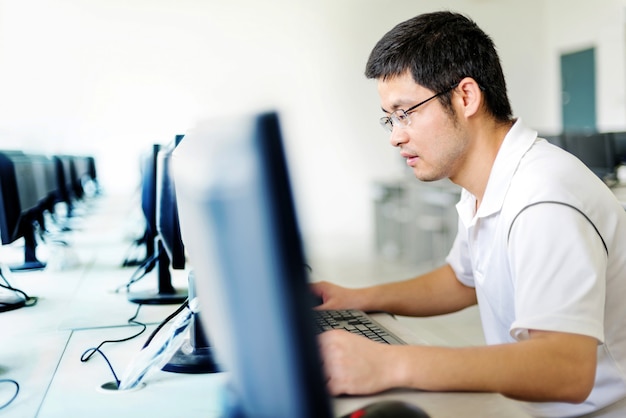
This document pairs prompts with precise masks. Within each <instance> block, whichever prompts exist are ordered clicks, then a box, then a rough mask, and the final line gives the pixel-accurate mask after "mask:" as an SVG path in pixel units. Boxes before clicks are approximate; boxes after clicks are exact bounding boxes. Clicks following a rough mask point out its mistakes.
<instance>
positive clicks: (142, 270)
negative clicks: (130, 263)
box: [115, 253, 159, 293]
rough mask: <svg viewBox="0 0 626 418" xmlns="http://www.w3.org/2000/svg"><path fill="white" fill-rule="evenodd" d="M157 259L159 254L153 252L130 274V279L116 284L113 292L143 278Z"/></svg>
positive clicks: (117, 291) (128, 286)
mask: <svg viewBox="0 0 626 418" xmlns="http://www.w3.org/2000/svg"><path fill="white" fill-rule="evenodd" d="M158 259H159V254H158V253H157V254H154V255H152V256H151V257H150V258H148V259H146V260H144V261H143V262H142V263H141V265H140V266H139V267H137V269H136V270H135V271H134V273H133V274H132V275H131V276H130V279H129V280H128V282H126V283H125V284H123V285H121V286H118V287H117V288H116V289H115V293H119V292H120V290H121V289H123V288H126V291H128V289H129V288H130V287H131V286H132V285H133V284H135V283H137V282H138V281H139V280H141V279H143V278H144V277H145V276H146V274H148V273H150V272H151V271H152V269H153V268H154V266H155V265H156V263H157V260H158Z"/></svg>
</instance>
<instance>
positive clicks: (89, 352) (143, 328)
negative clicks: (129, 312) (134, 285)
mask: <svg viewBox="0 0 626 418" xmlns="http://www.w3.org/2000/svg"><path fill="white" fill-rule="evenodd" d="M141 306H142V305H141V304H139V305H137V310H136V311H135V314H134V315H133V316H132V317H131V318H129V319H128V323H129V324H134V325H138V326H140V327H141V331H139V332H137V333H135V334H133V335H131V336H130V337H126V338H121V339H118V340H105V341H102V342H101V343H100V344H98V346H97V347H92V348H88V349H87V350H85V351H84V352H83V354H81V356H80V361H81V362H82V363H85V362H87V361H89V360H90V359H91V358H92V357H93V356H94V354H96V353H98V354H100V355H101V356H102V358H103V359H104V361H105V362H106V363H107V365H108V366H109V369H110V370H111V373H112V374H113V378H114V379H115V383H116V384H117V385H118V386H119V384H120V380H119V379H118V377H117V374H116V373H115V370H114V369H113V366H112V365H111V362H110V361H109V359H108V358H107V356H106V355H105V354H104V353H103V352H102V350H101V348H102V346H104V345H105V344H110V343H121V342H124V341H130V340H132V339H133V338H137V337H138V336H140V335H141V334H143V333H144V332H145V331H146V329H147V328H148V326H147V325H146V324H144V323H142V322H139V321H136V319H137V317H138V316H139V310H140V309H141Z"/></svg>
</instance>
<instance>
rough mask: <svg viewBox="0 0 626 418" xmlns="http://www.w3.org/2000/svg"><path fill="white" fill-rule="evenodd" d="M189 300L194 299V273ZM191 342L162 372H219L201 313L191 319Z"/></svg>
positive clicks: (183, 346) (191, 275) (176, 354)
mask: <svg viewBox="0 0 626 418" xmlns="http://www.w3.org/2000/svg"><path fill="white" fill-rule="evenodd" d="M188 288H189V298H190V299H193V297H195V295H194V284H193V272H192V273H189V287H188ZM189 328H190V331H189V340H187V341H185V342H184V343H183V345H182V347H181V348H179V349H178V351H177V352H176V353H174V355H173V356H172V358H171V359H170V361H169V362H168V363H167V364H166V365H165V366H163V367H162V369H161V370H164V371H166V372H174V373H189V374H191V373H194V374H199V373H216V372H219V371H220V370H219V368H218V367H217V364H215V360H214V359H213V350H212V348H211V346H210V345H209V342H208V339H207V338H206V334H205V333H204V329H203V328H202V321H201V320H200V312H196V313H194V314H193V316H192V317H191V323H190V324H189Z"/></svg>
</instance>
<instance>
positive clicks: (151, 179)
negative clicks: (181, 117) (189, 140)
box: [128, 144, 187, 305]
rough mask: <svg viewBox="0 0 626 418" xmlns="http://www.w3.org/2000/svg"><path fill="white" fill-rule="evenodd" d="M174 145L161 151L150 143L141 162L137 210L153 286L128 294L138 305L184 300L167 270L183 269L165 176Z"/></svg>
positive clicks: (175, 216) (170, 185)
mask: <svg viewBox="0 0 626 418" xmlns="http://www.w3.org/2000/svg"><path fill="white" fill-rule="evenodd" d="M175 146H176V144H172V145H169V146H167V147H163V148H162V147H161V145H160V144H154V145H153V146H152V148H151V150H150V152H148V153H147V154H146V155H144V157H143V159H142V165H141V174H142V180H141V208H142V212H143V215H144V218H145V223H146V231H145V234H144V236H145V239H146V249H147V258H150V257H152V258H153V259H154V262H155V263H156V264H155V268H156V270H157V287H156V288H155V289H153V290H143V291H133V292H129V294H128V300H130V301H131V302H134V303H138V304H150V305H161V304H180V303H182V302H184V301H185V299H187V290H186V289H177V288H175V287H174V286H173V284H172V274H171V271H170V268H175V269H184V268H185V259H184V257H185V256H184V247H183V246H182V240H181V239H180V232H179V229H178V228H179V227H178V212H177V209H176V207H175V205H176V201H175V200H174V199H173V196H174V195H173V190H174V189H173V183H172V179H171V176H170V174H169V169H170V164H169V160H170V156H171V153H172V151H173V150H174V148H175ZM159 162H160V163H159ZM159 199H161V201H159ZM161 232H162V233H163V235H162V234H161Z"/></svg>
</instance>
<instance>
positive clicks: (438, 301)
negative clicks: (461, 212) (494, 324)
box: [311, 264, 476, 316]
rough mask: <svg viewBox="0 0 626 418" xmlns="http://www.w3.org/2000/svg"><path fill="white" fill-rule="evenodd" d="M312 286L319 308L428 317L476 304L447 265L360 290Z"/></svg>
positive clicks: (472, 292)
mask: <svg viewBox="0 0 626 418" xmlns="http://www.w3.org/2000/svg"><path fill="white" fill-rule="evenodd" d="M311 286H312V287H311V289H312V291H313V292H314V293H315V294H317V295H318V296H320V297H321V298H322V300H323V303H322V304H321V305H320V306H318V309H361V310H364V311H384V312H389V313H393V314H396V315H406V316H430V315H439V314H444V313H450V312H456V311H459V310H461V309H463V308H466V307H468V306H471V305H475V304H476V292H475V290H474V288H472V287H468V286H465V285H464V284H462V283H461V282H459V281H458V280H457V278H456V275H455V273H454V271H453V270H452V268H451V267H450V266H449V265H447V264H446V265H444V266H442V267H440V268H438V269H435V270H433V271H431V272H429V273H426V274H424V275H421V276H418V277H415V278H413V279H409V280H405V281H399V282H394V283H386V284H382V285H377V286H372V287H366V288H360V289H346V288H344V287H340V286H337V285H333V284H331V283H328V282H319V283H313V284H312V285H311Z"/></svg>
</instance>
